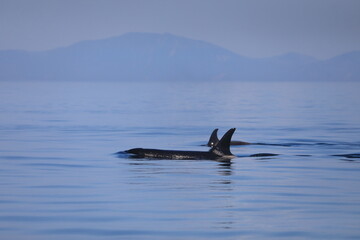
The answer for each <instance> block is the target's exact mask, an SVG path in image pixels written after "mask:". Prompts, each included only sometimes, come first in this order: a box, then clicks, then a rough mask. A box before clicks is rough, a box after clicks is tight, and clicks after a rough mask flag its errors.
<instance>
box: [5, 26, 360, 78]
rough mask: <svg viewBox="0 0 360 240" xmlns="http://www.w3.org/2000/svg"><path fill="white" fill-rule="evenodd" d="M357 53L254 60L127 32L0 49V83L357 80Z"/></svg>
mask: <svg viewBox="0 0 360 240" xmlns="http://www.w3.org/2000/svg"><path fill="white" fill-rule="evenodd" d="M359 69H360V51H355V52H351V53H347V54H343V55H340V56H337V57H334V58H331V59H328V60H317V59H315V58H312V57H309V56H304V55H300V54H296V53H289V54H285V55H280V56H275V57H270V58H262V59H254V58H248V57H244V56H241V55H238V54H236V53H233V52H231V51H229V50H227V49H225V48H222V47H219V46H216V45H214V44H211V43H207V42H204V41H199V40H192V39H188V38H184V37H179V36H175V35H172V34H168V33H165V34H156V33H128V34H124V35H121V36H118V37H112V38H107V39H101V40H89V41H82V42H79V43H76V44H73V45H71V46H68V47H61V48H56V49H52V50H48V51H37V52H28V51H21V50H6V51H0V81H2V80H48V81H64V80H65V81H74V80H75V81H76V80H81V81H87V80H88V81H109V80H111V81H126V80H131V81H156V80H161V81H173V80H180V81H215V80H233V81H271V80H279V81H359V80H360V70H359Z"/></svg>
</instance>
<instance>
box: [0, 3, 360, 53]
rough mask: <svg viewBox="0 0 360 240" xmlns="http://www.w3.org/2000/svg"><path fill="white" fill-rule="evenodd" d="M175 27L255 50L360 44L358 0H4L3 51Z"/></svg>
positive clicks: (0, 16) (337, 49) (339, 48)
mask: <svg viewBox="0 0 360 240" xmlns="http://www.w3.org/2000/svg"><path fill="white" fill-rule="evenodd" d="M127 32H157V33H163V32H169V33H172V34H175V35H179V36H183V37H188V38H192V39H198V40H204V41H207V42H210V43H213V44H217V45H219V46H222V47H225V48H227V49H229V50H231V51H234V52H236V53H238V54H241V55H244V56H250V57H266V56H274V55H278V54H283V53H287V52H298V53H302V54H306V55H311V56H314V57H317V58H329V57H333V56H335V55H339V54H342V53H345V52H349V51H353V50H360V0H0V50H5V49H25V50H45V49H51V48H56V47H60V46H67V45H70V44H73V43H76V42H79V41H82V40H88V39H101V38H107V37H111V36H116V35H121V34H124V33H127Z"/></svg>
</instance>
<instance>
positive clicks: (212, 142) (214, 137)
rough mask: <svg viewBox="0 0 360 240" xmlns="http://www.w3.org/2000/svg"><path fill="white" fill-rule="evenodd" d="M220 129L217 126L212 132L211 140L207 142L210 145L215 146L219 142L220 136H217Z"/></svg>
mask: <svg viewBox="0 0 360 240" xmlns="http://www.w3.org/2000/svg"><path fill="white" fill-rule="evenodd" d="M218 130H219V129H217V128H215V129H214V131H213V132H212V133H211V136H210V138H209V141H208V143H207V146H208V147H213V146H215V145H216V144H217V143H218V142H219V138H218V136H217V132H218Z"/></svg>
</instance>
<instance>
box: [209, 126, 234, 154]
mask: <svg viewBox="0 0 360 240" xmlns="http://www.w3.org/2000/svg"><path fill="white" fill-rule="evenodd" d="M235 130H236V128H231V129H229V130H228V131H227V132H226V133H225V134H224V136H223V137H222V138H221V139H220V141H219V142H218V143H217V144H216V145H215V146H213V147H212V148H211V149H210V152H213V153H215V154H216V155H219V156H224V155H233V154H232V153H231V152H230V142H231V137H232V135H233V134H234V132H235Z"/></svg>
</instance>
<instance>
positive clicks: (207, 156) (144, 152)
mask: <svg viewBox="0 0 360 240" xmlns="http://www.w3.org/2000/svg"><path fill="white" fill-rule="evenodd" d="M235 130H236V129H235V128H231V129H229V130H228V131H227V132H226V133H225V134H224V136H223V137H222V138H221V139H220V141H218V142H217V144H216V145H214V146H213V147H212V148H211V149H210V150H209V151H207V152H204V151H177V150H160V149H146V148H133V149H129V150H126V151H124V152H125V153H129V154H131V157H133V158H151V159H181V160H200V159H204V160H219V161H230V160H231V159H232V158H234V157H235V156H234V155H233V154H232V153H231V152H230V142H231V137H232V135H233V134H234V132H235ZM121 153H123V152H118V154H121Z"/></svg>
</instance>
